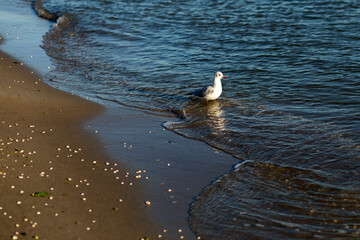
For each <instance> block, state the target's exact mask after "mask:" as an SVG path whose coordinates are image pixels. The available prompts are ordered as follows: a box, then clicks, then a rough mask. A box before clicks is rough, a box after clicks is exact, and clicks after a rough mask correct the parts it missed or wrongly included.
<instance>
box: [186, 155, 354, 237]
mask: <svg viewBox="0 0 360 240" xmlns="http://www.w3.org/2000/svg"><path fill="white" fill-rule="evenodd" d="M359 193H360V189H359V188H358V187H356V186H354V185H352V186H348V184H346V183H343V182H341V181H340V179H337V177H336V176H334V175H327V174H325V173H323V172H321V171H309V170H303V169H299V168H294V167H289V166H280V165H277V164H268V163H261V162H254V161H245V162H243V163H241V164H238V165H237V166H236V167H235V168H234V170H233V171H232V172H230V173H229V174H226V175H224V176H222V177H220V178H219V179H218V180H216V181H214V182H213V184H211V185H210V186H209V187H207V188H206V189H204V191H203V192H202V193H201V194H200V195H199V196H198V197H197V198H196V199H195V200H194V202H193V204H192V205H191V208H190V217H189V223H190V226H191V228H192V230H193V231H194V232H195V233H196V234H197V235H198V236H200V237H201V239H299V238H302V239H304V238H311V239H312V238H323V239H333V238H336V239H340V238H341V239H346V238H358V237H359V235H360V232H359V228H360V218H359V216H360V212H359V202H360V197H359V196H360V195H359ZM239 236H242V238H240V237H239Z"/></svg>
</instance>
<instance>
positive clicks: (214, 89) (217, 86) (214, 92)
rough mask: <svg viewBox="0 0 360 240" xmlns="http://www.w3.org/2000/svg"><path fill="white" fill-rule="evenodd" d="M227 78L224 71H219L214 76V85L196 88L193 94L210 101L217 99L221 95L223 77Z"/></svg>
mask: <svg viewBox="0 0 360 240" xmlns="http://www.w3.org/2000/svg"><path fill="white" fill-rule="evenodd" d="M222 78H226V77H225V76H224V75H223V74H222V72H217V73H216V74H215V78H214V85H213V86H207V87H204V88H202V89H199V90H196V91H195V92H194V93H193V95H195V96H198V97H202V98H204V99H205V100H206V103H208V101H209V100H215V99H217V98H218V97H220V95H221V93H222V86H221V79H222Z"/></svg>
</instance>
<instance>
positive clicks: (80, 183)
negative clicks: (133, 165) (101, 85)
mask: <svg viewBox="0 0 360 240" xmlns="http://www.w3.org/2000/svg"><path fill="white" fill-rule="evenodd" d="M0 103H1V104H0V131H1V136H0V178H1V181H0V185H1V189H2V191H0V199H1V201H0V222H1V225H0V239H141V238H146V237H149V238H150V239H154V236H156V238H157V237H158V233H155V228H154V227H153V226H152V224H151V223H150V221H149V218H148V217H147V207H148V205H147V204H146V199H144V198H143V197H142V196H141V195H140V194H139V191H138V190H139V189H140V188H141V184H140V183H139V180H137V179H136V178H135V177H134V174H135V173H127V172H126V171H124V169H125V168H124V167H122V166H120V164H118V163H114V162H113V161H111V159H110V158H109V157H108V156H107V155H106V153H105V152H104V151H102V149H101V147H100V146H99V144H98V142H97V141H98V140H97V137H96V136H94V135H95V134H91V133H90V132H88V131H86V130H84V128H83V124H84V123H85V121H87V120H89V119H91V118H93V117H95V116H97V115H98V114H99V113H101V112H102V111H103V110H104V109H103V107H102V106H100V105H97V104H95V103H91V102H89V101H86V100H83V99H81V98H79V97H76V96H73V95H71V94H68V93H65V92H62V91H59V90H56V89H54V88H51V87H49V86H48V85H46V84H44V83H43V82H42V81H41V80H40V77H39V76H38V75H37V74H36V73H34V72H33V70H31V69H28V68H27V67H25V66H24V65H23V64H22V63H21V62H19V61H18V60H16V59H13V58H11V57H10V56H8V55H6V54H4V53H0Z"/></svg>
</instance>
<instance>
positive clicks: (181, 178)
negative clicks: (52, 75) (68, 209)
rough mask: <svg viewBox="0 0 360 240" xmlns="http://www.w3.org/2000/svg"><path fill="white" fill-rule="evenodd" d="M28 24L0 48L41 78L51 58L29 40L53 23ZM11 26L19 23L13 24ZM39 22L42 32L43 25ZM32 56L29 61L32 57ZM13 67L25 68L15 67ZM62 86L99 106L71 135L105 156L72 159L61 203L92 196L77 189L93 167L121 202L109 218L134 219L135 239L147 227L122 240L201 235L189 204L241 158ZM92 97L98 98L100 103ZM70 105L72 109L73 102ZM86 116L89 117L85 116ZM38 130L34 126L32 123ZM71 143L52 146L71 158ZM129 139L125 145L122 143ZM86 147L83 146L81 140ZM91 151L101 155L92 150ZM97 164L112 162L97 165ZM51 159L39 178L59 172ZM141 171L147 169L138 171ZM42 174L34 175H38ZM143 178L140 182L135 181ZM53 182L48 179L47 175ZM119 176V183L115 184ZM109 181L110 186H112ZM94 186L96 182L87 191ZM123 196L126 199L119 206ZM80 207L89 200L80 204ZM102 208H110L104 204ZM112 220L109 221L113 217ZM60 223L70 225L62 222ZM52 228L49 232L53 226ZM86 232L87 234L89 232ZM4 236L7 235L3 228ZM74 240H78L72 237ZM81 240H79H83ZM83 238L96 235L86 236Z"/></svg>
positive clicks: (149, 117)
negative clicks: (196, 231)
mask: <svg viewBox="0 0 360 240" xmlns="http://www.w3.org/2000/svg"><path fill="white" fill-rule="evenodd" d="M28 7H29V8H26V9H25V10H24V9H22V10H21V11H20V12H22V14H23V15H24V16H25V15H26V14H28V13H29V11H33V10H32V9H31V7H30V6H28ZM11 11H15V9H12V10H11ZM24 12H25V13H24ZM12 14H14V12H12ZM34 16H35V17H34ZM11 17H12V15H11V14H10V16H9V17H8V19H6V21H7V22H8V21H9V22H11ZM9 19H10V20H9ZM31 21H34V23H35V25H36V26H35V27H33V30H31V29H32V28H31V27H30V28H29V29H20V30H19V29H16V30H15V29H11V30H10V32H9V35H7V36H6V39H4V40H5V41H4V43H3V45H2V47H1V46H0V48H1V49H2V51H3V52H6V54H8V55H9V54H10V56H15V58H17V60H14V61H19V60H21V61H24V63H25V65H26V66H29V67H31V68H35V70H36V71H38V72H39V73H40V75H42V74H44V73H46V72H47V71H49V69H52V68H53V67H54V66H53V65H52V63H51V62H50V59H49V57H48V56H47V55H46V54H45V52H44V51H43V49H41V48H40V47H38V46H39V43H36V44H34V43H33V42H31V41H32V40H31V41H30V40H29V39H31V38H32V37H34V38H39V36H41V34H44V33H45V32H46V31H47V26H48V25H49V23H47V22H46V20H44V19H42V18H40V17H38V16H37V15H36V14H35V12H31ZM44 21H45V22H44ZM11 24H14V25H16V23H11ZM8 25H9V23H8ZM40 25H41V26H43V27H41V28H40V27H39V26H40ZM16 26H17V25H16ZM17 28H22V26H21V25H19V26H17ZM0 29H1V26H0ZM3 29H4V27H3ZM5 29H6V31H8V30H7V28H5ZM36 29H37V30H36ZM39 29H40V31H39ZM14 30H15V31H14ZM34 30H36V31H34ZM27 31H29V32H27ZM16 36H19V39H17V37H16ZM41 38H42V37H41ZM38 41H40V40H38ZM40 42H41V41H40ZM4 48H5V49H4ZM20 49H21V50H20ZM23 49H26V52H23ZM30 55H31V56H32V57H31V58H30ZM16 66H20V65H19V64H16ZM43 84H44V83H43ZM48 84H49V85H47V84H44V85H46V86H47V87H49V89H52V91H55V95H56V94H58V92H59V91H58V90H57V89H58V87H56V88H53V87H52V86H51V83H48ZM59 89H60V92H61V93H62V94H65V95H66V96H69V97H70V98H76V99H80V100H81V101H83V102H84V104H85V105H86V104H90V105H92V104H94V105H96V107H100V110H99V112H101V114H97V113H95V114H94V115H92V116H91V117H90V118H87V120H88V121H86V126H85V125H84V124H85V121H84V119H83V118H82V120H81V121H82V124H80V123H79V124H78V127H75V126H74V130H73V132H74V133H72V135H71V134H70V133H69V134H70V135H71V136H73V137H74V135H76V132H81V135H82V136H83V138H77V140H78V142H77V143H76V144H75V145H79V143H80V142H81V143H82V142H83V140H84V139H85V140H86V141H87V142H89V141H90V142H92V144H91V145H90V144H89V146H88V148H87V149H88V151H90V152H89V154H88V155H94V154H95V155H96V154H99V155H100V157H99V158H97V157H96V156H90V157H91V160H89V161H86V160H87V158H85V157H83V158H79V153H80V152H79V151H78V150H76V151H78V153H77V155H78V156H77V160H75V162H74V163H76V164H75V165H74V166H72V165H71V163H70V162H69V161H67V164H68V165H67V167H66V171H70V169H73V170H71V176H70V174H68V175H69V176H68V177H67V176H65V177H66V179H63V178H64V176H63V177H62V178H61V181H62V182H61V184H60V185H64V186H69V185H72V186H75V188H73V189H71V188H67V189H68V191H65V190H63V191H62V192H63V193H61V194H59V193H58V197H60V198H64V197H65V196H66V197H68V196H69V195H70V193H71V195H72V194H75V193H76V194H78V196H77V197H78V198H76V199H75V200H74V201H78V200H79V199H81V198H83V197H82V196H81V193H85V195H86V196H87V195H89V194H87V193H86V192H77V187H76V185H78V188H80V186H82V185H84V184H85V185H86V184H87V183H86V182H84V179H87V180H89V178H88V177H85V175H84V174H86V172H87V173H88V174H92V175H93V173H94V172H91V171H90V172H89V171H85V172H84V173H83V172H82V170H83V169H82V167H84V166H85V165H86V166H88V167H89V168H94V167H95V170H92V171H96V178H93V179H94V181H95V182H98V185H99V186H97V187H98V189H100V190H99V191H100V192H101V191H103V192H104V195H106V196H108V198H109V199H111V200H113V195H114V194H112V195H111V194H110V193H111V192H115V193H116V194H117V195H118V196H117V197H116V198H117V199H115V200H117V201H115V202H116V204H118V205H116V206H111V205H114V204H112V203H102V205H104V204H105V205H108V208H106V209H105V210H104V211H105V212H107V211H108V210H109V209H111V211H110V213H108V212H107V213H106V214H116V213H118V212H119V214H123V215H124V216H125V217H127V218H131V219H130V221H131V222H132V223H134V225H133V226H135V227H131V226H130V225H129V224H128V223H126V224H125V225H126V226H128V227H129V232H128V234H133V232H135V231H136V230H138V229H136V228H137V226H141V228H142V229H141V230H142V232H140V233H136V234H138V235H136V236H135V235H131V236H130V235H129V236H127V235H126V237H124V239H141V238H144V237H150V239H160V238H161V239H196V236H195V235H194V233H193V232H192V231H191V230H190V228H189V225H188V222H187V218H188V209H189V205H190V204H191V202H192V201H193V199H194V198H195V197H196V196H198V195H199V194H200V192H201V191H202V189H203V188H204V187H206V186H208V185H209V184H211V182H212V181H213V180H214V179H216V178H217V177H219V176H220V175H223V174H225V173H227V172H228V171H229V170H231V169H232V166H233V165H234V164H236V163H237V162H238V159H235V158H233V157H232V156H230V155H228V154H226V153H223V152H221V151H218V150H217V149H213V148H212V147H211V146H209V145H207V144H206V143H203V142H199V141H197V140H193V139H188V138H185V137H183V136H181V135H178V134H176V133H174V132H172V131H170V130H165V129H163V127H162V125H161V124H162V123H164V122H167V121H168V120H169V119H168V118H166V117H161V116H156V115H152V114H149V113H146V112H144V111H141V110H138V109H131V108H127V107H123V106H111V107H110V106H107V105H106V103H105V104H104V103H103V104H104V105H105V108H106V106H107V107H108V108H107V109H106V111H103V108H104V107H101V106H100V105H97V104H95V103H91V102H88V101H87V100H84V99H83V98H80V97H76V96H74V95H72V94H71V93H67V92H68V91H66V90H65V89H64V88H61V87H60V88H59ZM5 90H7V89H3V91H5ZM37 90H39V89H36V91H37ZM0 91H1V90H0ZM37 93H38V94H39V95H42V94H41V93H44V92H42V91H37ZM55 95H51V96H52V97H51V98H53V97H54V96H55ZM65 95H64V96H65ZM83 97H84V96H83ZM92 100H94V101H96V99H92ZM69 105H70V106H71V104H69ZM92 107H93V106H92ZM44 112H47V111H44ZM44 112H43V114H44ZM84 114H85V115H86V114H87V113H84ZM40 115H41V114H40ZM44 115H45V116H46V117H48V116H49V115H50V114H49V112H47V113H45V114H44ZM0 120H1V119H0ZM0 124H1V121H0ZM61 124H65V123H61ZM34 126H37V125H35V124H34ZM23 127H25V126H23ZM58 127H59V126H57V128H58ZM53 128H55V127H54V126H51V129H53ZM84 128H86V130H84ZM4 129H6V128H4ZM68 130H69V129H65V131H68ZM48 131H49V130H46V129H45V132H46V133H48ZM83 131H84V132H83ZM53 132H54V130H53V131H52V132H51V134H53ZM58 132H62V131H58ZM45 135H47V134H45ZM81 139H82V140H81ZM67 141H68V140H66V141H64V140H63V142H62V146H61V147H58V146H54V148H56V149H58V148H60V149H61V151H60V152H63V151H64V150H65V152H66V153H67V151H68V150H69V149H71V150H73V151H74V147H73V144H70V143H66V144H65V142H67ZM125 142H126V143H127V145H126V147H125V146H124V145H123V144H124V143H125ZM0 144H1V142H0ZM81 145H82V146H84V144H83V143H82V144H81ZM66 146H69V148H66ZM80 148H81V149H82V150H81V153H84V149H86V148H85V147H80ZM19 149H20V148H19ZM94 151H96V152H95V153H94ZM97 151H100V152H101V153H97ZM37 152H38V151H37ZM91 152H92V153H91ZM57 155H59V157H63V158H64V159H67V160H69V159H68V156H69V155H74V154H65V153H64V154H62V155H61V154H59V153H58V152H57V151H56V153H53V154H52V159H57V158H56V156H57ZM109 156H110V157H109ZM73 157H74V156H72V157H71V158H73ZM81 159H84V162H81ZM94 159H95V160H94ZM98 159H109V160H101V161H98ZM50 161H51V163H50ZM93 161H96V163H93ZM48 162H49V164H48V166H47V167H46V168H45V170H41V171H38V172H37V175H39V176H40V173H44V174H42V177H43V178H45V177H46V175H48V174H47V173H48V172H49V169H50V168H53V169H58V167H56V168H55V167H54V162H55V161H52V160H49V161H48ZM79 162H80V163H79ZM106 162H108V163H109V165H107V164H106ZM204 163H205V165H204ZM0 164H1V161H0ZM70 165H71V166H70ZM115 165H117V166H115ZM59 166H60V167H61V168H62V167H63V165H59ZM139 169H141V170H142V171H143V172H142V173H140V174H139ZM117 170H118V171H120V173H116V174H114V171H115V172H116V171H117ZM125 170H127V171H125ZM144 170H145V171H146V172H145V171H144ZM53 171H54V170H51V172H50V173H53ZM127 172H129V173H130V174H127ZM37 175H36V174H35V175H34V176H37ZM118 175H119V176H118ZM82 176H84V177H82ZM139 176H140V178H137V177H139ZM0 177H1V175H0ZM49 177H51V175H50V174H49ZM116 177H120V178H119V179H115V178H116ZM124 177H125V178H124ZM68 178H71V179H72V180H71V181H69V180H68ZM103 178H104V179H103ZM15 179H16V178H15ZM23 179H24V178H23ZM74 179H77V181H78V182H77V183H75V182H74ZM114 180H115V181H114ZM80 181H82V182H80ZM106 182H108V184H107V183H106ZM122 182H124V184H122ZM118 183H120V185H121V187H120V190H119V189H118V186H119V185H118ZM130 183H133V185H129V184H130ZM92 185H93V183H92V184H91V185H90V186H92ZM102 185H106V186H107V187H106V189H107V190H108V191H107V192H105V190H104V189H101V188H104V187H102ZM108 186H110V187H108ZM125 186H126V187H125ZM52 187H53V188H54V192H55V191H56V190H57V187H56V186H55V187H54V186H50V185H49V186H47V189H49V188H50V190H48V191H49V192H50V191H52V190H51V188H52ZM123 188H125V190H124V192H126V193H130V194H131V196H128V199H130V200H129V201H130V202H132V203H131V204H132V205H131V206H132V207H131V206H130V207H125V208H126V211H127V212H125V213H123V212H122V211H123V208H120V206H127V205H126V204H123V203H125V202H128V200H126V199H125V197H123V195H124V194H122V192H121V191H122V189H123ZM69 189H71V190H69ZM45 190H46V189H45ZM74 190H75V191H74ZM24 191H25V190H24ZM34 191H40V190H34ZM41 191H42V190H41ZM56 192H57V191H56ZM32 193H34V192H32ZM30 194H31V193H30ZM54 194H55V193H54ZM116 194H115V195H116ZM18 195H19V194H18ZM0 197H1V196H0ZM49 197H50V196H48V197H47V198H44V199H43V198H41V200H46V199H47V201H48V202H44V201H43V204H47V206H50V203H52V202H51V201H50V200H49V199H48V198H49ZM54 197H55V196H54ZM85 198H86V202H89V198H88V197H85ZM32 199H35V198H32ZM36 199H38V198H36ZM120 199H121V202H119V200H120ZM99 201H100V202H102V198H100V199H99V200H98V202H99ZM147 201H149V202H150V203H151V204H150V205H147V204H146V202H147ZM94 202H95V201H94ZM82 203H84V202H83V201H82ZM66 204H70V205H71V204H72V203H71V201H68V202H67V203H66ZM66 204H65V203H63V204H62V205H61V206H66ZM94 204H95V203H94ZM0 205H1V204H0ZM32 206H35V205H32ZM32 206H31V207H32ZM109 206H110V207H109ZM99 207H100V206H99ZM103 207H104V208H105V207H106V206H103ZM36 208H37V206H35V209H36ZM91 209H92V212H95V211H94V209H93V208H91ZM32 211H34V210H32ZM101 211H102V210H101ZM133 211H134V212H133ZM40 212H41V214H40V215H41V216H43V213H42V211H40ZM1 214H2V212H1V211H0V219H1V217H2V216H1ZM6 214H7V215H9V212H6ZM52 214H55V213H52ZM58 214H60V213H58ZM69 216H70V214H68V217H69ZM97 216H98V217H101V215H99V214H98V215H97ZM104 216H105V215H104ZM106 216H107V215H106ZM109 216H110V217H111V216H112V215H109ZM12 217H13V216H12ZM51 217H53V216H51ZM83 217H85V216H83ZM6 219H7V218H6V217H5V220H6ZM94 220H95V219H94ZM0 221H1V220H0ZM29 221H30V220H29ZM92 221H93V220H92ZM95 221H96V223H95V225H96V224H98V222H99V221H98V220H95ZM62 222H63V223H65V221H62ZM15 224H20V226H21V223H15ZM67 224H70V225H71V224H72V223H71V222H67ZM73 224H74V225H76V226H77V227H79V228H81V227H82V228H87V227H85V226H84V223H83V222H82V221H80V220H76V221H75V222H74V223H73ZM122 224H124V223H123V220H120V218H119V219H113V222H111V223H110V222H107V225H108V227H107V228H106V229H105V228H99V227H98V226H97V227H96V230H99V231H100V232H101V233H99V234H98V235H95V236H96V237H97V238H96V237H94V238H95V239H101V238H100V237H103V236H105V235H101V234H105V233H104V231H107V234H109V236H105V238H103V239H118V238H117V236H116V234H118V233H117V231H120V230H119V229H116V231H115V232H113V231H112V229H113V228H119V226H120V225H122ZM95 225H94V226H95ZM102 225H103V224H102ZM39 226H40V224H39ZM94 226H90V229H91V230H90V231H89V232H92V233H91V234H92V235H94V232H93V228H94ZM143 226H144V227H143ZM147 226H148V227H147ZM48 228H49V229H51V227H48ZM134 228H135V229H134ZM72 229H73V230H71V231H75V230H74V229H76V227H72ZM15 230H16V229H15ZM20 233H21V232H19V235H18V236H20V237H21V236H22V235H21V234H20ZM82 233H84V231H83V232H82ZM86 233H87V232H85V234H86ZM142 233H144V234H142ZM69 234H70V233H69ZM112 234H114V235H112ZM121 234H124V233H121ZM0 236H2V235H1V231H0ZM78 236H80V235H78ZM86 236H87V235H86ZM114 236H115V237H114ZM27 237H29V236H27ZM73 238H74V239H77V238H76V236H75V235H74V237H73ZM73 238H70V239H73ZM78 238H79V239H80V238H81V237H78ZM0 239H1V238H0ZM7 239H8V238H7ZM40 239H43V238H40ZM50 239H54V238H50ZM55 239H56V238H55ZM81 239H83V238H81ZM84 239H91V238H87V237H85V238H84Z"/></svg>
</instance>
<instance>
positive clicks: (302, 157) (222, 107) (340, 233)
mask: <svg viewBox="0 0 360 240" xmlns="http://www.w3.org/2000/svg"><path fill="white" fill-rule="evenodd" d="M44 5H45V7H46V8H47V9H48V10H50V11H51V12H55V13H57V14H58V15H59V16H62V17H61V18H60V20H59V21H58V24H57V25H56V26H54V27H53V28H52V30H51V31H50V32H49V34H47V35H46V36H45V39H44V45H43V48H44V49H45V50H46V51H47V53H48V54H49V55H50V56H51V57H52V59H53V62H54V65H55V66H57V68H56V69H55V70H53V71H52V72H51V73H50V74H49V75H48V76H47V77H48V80H49V81H50V82H51V83H52V84H53V85H56V86H61V87H62V88H64V89H67V90H71V91H73V92H76V93H78V94H80V95H83V96H84V95H85V96H90V97H92V98H97V99H100V100H101V101H102V102H104V103H105V104H109V105H112V106H116V105H117V104H122V105H128V106H133V107H137V108H143V109H147V110H150V111H154V112H156V113H162V114H165V115H169V116H173V115H174V116H175V117H174V121H171V122H167V123H165V124H164V126H165V127H167V128H169V129H171V130H173V131H175V132H177V133H179V134H182V135H185V136H187V137H190V138H195V139H198V140H200V141H204V142H206V143H208V144H209V145H211V146H213V147H216V148H219V149H221V150H223V151H226V152H228V153H230V154H232V155H234V156H236V157H237V158H239V159H241V160H251V161H248V162H245V163H244V164H242V165H239V166H238V167H237V168H236V169H234V170H232V171H231V172H230V173H228V174H225V175H224V176H222V177H221V178H219V180H218V181H216V182H214V183H213V184H212V185H210V186H209V187H207V188H206V189H205V190H204V192H202V193H201V194H200V195H199V197H198V198H196V199H195V201H194V203H193V204H192V206H191V211H190V219H189V222H190V225H191V227H192V229H193V231H194V232H195V233H196V234H197V235H198V236H202V237H203V239H240V237H239V236H246V239H260V238H261V239H264V238H269V239H290V238H314V237H319V238H320V237H324V238H326V239H329V238H347V237H349V238H351V237H354V238H356V237H359V235H360V232H359V228H360V217H359V216H360V214H359V210H358V209H359V204H360V195H359V190H360V188H359V187H358V186H359V184H360V176H359V173H360V171H359V170H360V169H359V168H360V161H359V160H360V141H359V139H360V113H359V109H360V34H359V29H360V2H358V1H350V0H349V1H348V0H337V1H300V0H292V1H267V0H257V1H251V0H247V1H245V0H244V1H234V0H228V1H202V0H193V1H170V0H156V1H118V0H117V1H115V0H96V1H95V0H86V1H85V0H77V1H75V0H49V1H46V2H45V3H44ZM219 70H220V71H222V72H223V73H224V75H225V76H227V79H226V80H224V81H223V90H224V92H223V94H222V96H221V98H220V99H218V100H217V101H213V102H210V103H209V104H208V105H205V104H204V102H202V101H200V100H199V99H196V98H193V97H190V96H189V95H188V94H189V93H191V92H192V91H193V90H195V89H198V88H201V87H203V86H205V85H208V84H211V83H212V80H213V75H214V74H215V72H216V71H219ZM204 164H205V163H204ZM214 178H216V176H214Z"/></svg>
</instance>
